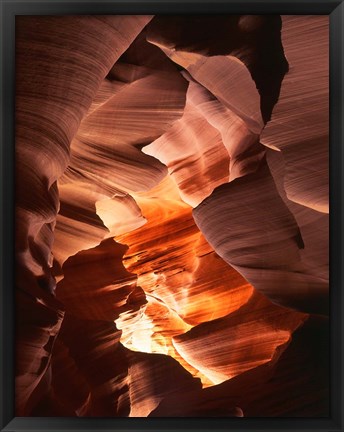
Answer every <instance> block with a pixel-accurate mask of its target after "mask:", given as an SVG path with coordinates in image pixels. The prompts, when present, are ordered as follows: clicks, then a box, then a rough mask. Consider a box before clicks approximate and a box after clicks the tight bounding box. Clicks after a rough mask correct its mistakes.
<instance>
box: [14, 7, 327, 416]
mask: <svg viewBox="0 0 344 432" xmlns="http://www.w3.org/2000/svg"><path fill="white" fill-rule="evenodd" d="M16 20H17V21H16V144H15V151H16V245H15V254H16V317H17V321H16V329H17V332H16V415H17V416H38V417H44V416H53V417H59V416H62V417H243V416H244V417H295V416H303V417H322V416H328V413H329V393H328V387H329V369H328V361H327V359H328V350H329V346H328V317H327V316H326V315H328V308H329V293H328V289H329V285H328V280H329V252H328V248H329V247H328V246H329V241H328V235H329V234H328V232H329V224H328V195H329V194H328V135H329V130H328V95H329V88H328V73H329V71H328V42H329V41H328V17H326V16H282V17H280V16H277V15H276V16H274V15H266V16H263V15H261V16H257V15H221V16H220V15H217V16H215V15H214V16H212V15H198V16H193V15H183V16H173V15H165V16H143V15H140V16H134V15H133V16H125V15H121V16H120V15H118V16H49V17H48V16H36V17H35V16H25V17H24V16H23V17H17V18H16ZM310 77H312V78H311V79H310Z"/></svg>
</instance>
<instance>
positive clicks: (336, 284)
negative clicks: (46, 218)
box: [0, 0, 344, 432]
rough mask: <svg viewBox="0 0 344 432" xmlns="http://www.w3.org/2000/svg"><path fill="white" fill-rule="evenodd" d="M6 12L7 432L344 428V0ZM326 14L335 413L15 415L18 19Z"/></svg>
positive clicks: (15, 7)
mask: <svg viewBox="0 0 344 432" xmlns="http://www.w3.org/2000/svg"><path fill="white" fill-rule="evenodd" d="M0 7H1V9H0V16H1V106H2V115H1V127H0V129H1V204H0V207H1V238H0V257H1V264H0V266H1V267H0V275H1V299H0V304H1V312H0V316H1V349H0V355H1V360H0V367H1V373H0V380H1V381H0V387H1V402H0V410H1V411H0V426H1V431H6V432H10V431H51V432H52V431H87V430H90V431H107V430H108V431H109V430H115V431H118V432H120V431H132V432H134V431H137V432H139V431H150V430H152V431H153V430H156V431H170V432H172V431H177V430H178V431H192V430H195V431H196V430H197V431H199V432H203V431H204V432H206V431H210V430H212V431H222V430H231V431H233V432H234V431H239V430H240V431H258V430H260V431H265V430H272V431H275V432H277V431H288V430H290V431H304V432H306V431H309V432H311V431H312V432H313V431H343V427H344V426H343V425H344V421H343V411H344V410H343V408H344V407H343V366H342V364H343V340H344V333H343V317H342V316H343V313H344V307H343V294H342V289H343V268H344V256H343V244H344V237H343V222H342V221H343V216H344V212H343V205H344V199H343V198H344V197H343V171H344V159H343V155H344V152H343V142H344V136H343V101H344V98H343V96H344V93H343V62H344V55H343V53H344V52H343V45H344V4H343V1H342V0H328V1H326V0H301V1H298V0H283V1H276V0H275V1H273V0H270V1H269V0H236V1H230V0H214V1H211V0H195V1H193V0H187V1H183V0H165V1H164V0H141V1H140V0H123V1H116V0H102V1H98V2H97V1H87V0H86V1H77V0H74V1H68V0H36V1H31V0H27V1H25V0H22V1H16V0H0ZM243 12H244V13H246V14H247V13H249V14H311V15H312V14H313V15H317V14H326V15H329V16H330V206H331V207H330V221H331V228H330V251H331V252H330V260H331V266H330V282H331V285H330V286H331V290H330V302H331V303H330V304H331V353H330V365H331V393H330V394H331V399H330V403H331V414H330V416H329V418H314V419H310V418H285V419H284V418H278V419H277V418H265V419H264V418H259V419H254V418H227V419H221V418H212V419H210V418H209V419H205V418H185V419H183V418H142V419H141V418H131V419H118V418H114V419H109V418H51V417H15V416H14V373H13V372H14V340H13V339H14V336H13V335H14V330H15V329H14V320H13V317H14V290H13V286H14V283H13V281H14V258H13V257H14V126H15V116H14V112H15V106H14V94H15V17H16V16H17V15H55V14H59V15H86V14H157V13H159V14H168V13H174V14H184V13H185V14H187V13H200V14H203V13H235V14H237V13H243Z"/></svg>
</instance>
